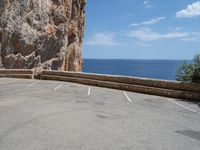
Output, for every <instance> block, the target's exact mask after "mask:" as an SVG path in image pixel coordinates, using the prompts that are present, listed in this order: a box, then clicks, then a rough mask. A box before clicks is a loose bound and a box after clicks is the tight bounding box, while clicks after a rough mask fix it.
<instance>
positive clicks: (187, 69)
mask: <svg viewBox="0 0 200 150" xmlns="http://www.w3.org/2000/svg"><path fill="white" fill-rule="evenodd" d="M176 79H177V80H178V81H183V82H194V83H200V54H196V55H195V56H194V59H193V61H192V63H187V62H186V61H184V63H183V64H182V65H181V66H180V67H179V69H178V70H177V74H176Z"/></svg>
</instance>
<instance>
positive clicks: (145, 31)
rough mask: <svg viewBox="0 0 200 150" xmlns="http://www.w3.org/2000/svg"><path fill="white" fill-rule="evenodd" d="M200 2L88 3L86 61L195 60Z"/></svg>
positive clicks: (100, 0) (99, 0) (199, 40)
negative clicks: (96, 59)
mask: <svg viewBox="0 0 200 150" xmlns="http://www.w3.org/2000/svg"><path fill="white" fill-rule="evenodd" d="M197 52H198V53H200V1H197V0H166V1H165V0H87V8H86V30H85V37H84V44H83V57H84V58H98V59H192V58H193V56H194V55H195V54H196V53H197Z"/></svg>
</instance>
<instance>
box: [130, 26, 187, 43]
mask: <svg viewBox="0 0 200 150" xmlns="http://www.w3.org/2000/svg"><path fill="white" fill-rule="evenodd" d="M128 36H129V37H134V38H138V39H140V40H141V41H154V40H160V39H176V38H180V39H182V38H186V37H188V36H189V33H187V32H168V33H165V34H161V33H158V32H155V31H153V30H151V29H150V28H142V29H139V30H133V31H130V32H129V33H128Z"/></svg>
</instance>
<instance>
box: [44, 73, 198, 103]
mask: <svg viewBox="0 0 200 150" xmlns="http://www.w3.org/2000/svg"><path fill="white" fill-rule="evenodd" d="M41 79H43V80H60V81H67V82H76V83H81V84H87V85H93V86H100V87H107V88H114V89H119V90H126V91H132V92H138V93H144V94H151V95H158V96H165V97H172V98H178V99H185V100H191V101H196V100H200V84H194V83H182V82H176V81H165V80H153V79H144V78H135V77H126V76H113V75H100V74H91V73H75V72H63V71H42V72H41Z"/></svg>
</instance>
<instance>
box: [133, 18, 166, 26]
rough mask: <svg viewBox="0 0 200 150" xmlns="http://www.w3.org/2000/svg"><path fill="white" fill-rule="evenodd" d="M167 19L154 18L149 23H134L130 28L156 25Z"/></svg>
mask: <svg viewBox="0 0 200 150" xmlns="http://www.w3.org/2000/svg"><path fill="white" fill-rule="evenodd" d="M164 19H165V17H157V18H152V19H150V20H147V21H143V22H141V23H132V24H131V25H130V26H140V25H153V24H156V23H159V22H160V21H161V20H164Z"/></svg>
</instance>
